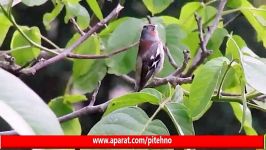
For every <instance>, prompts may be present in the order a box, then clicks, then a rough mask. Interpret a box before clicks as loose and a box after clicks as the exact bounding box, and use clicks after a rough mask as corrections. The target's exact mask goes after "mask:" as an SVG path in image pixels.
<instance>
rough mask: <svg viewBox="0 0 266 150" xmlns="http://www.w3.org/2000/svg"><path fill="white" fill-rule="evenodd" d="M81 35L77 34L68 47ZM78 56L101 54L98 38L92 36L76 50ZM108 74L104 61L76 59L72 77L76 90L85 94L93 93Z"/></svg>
mask: <svg viewBox="0 0 266 150" xmlns="http://www.w3.org/2000/svg"><path fill="white" fill-rule="evenodd" d="M79 37H80V35H79V34H75V35H74V36H73V37H72V39H71V40H70V41H69V42H68V44H67V47H68V46H69V45H71V44H73V43H74V42H75V41H76V40H77V39H78V38H79ZM75 53H78V54H100V41H99V38H98V37H97V36H91V37H90V38H88V39H87V40H86V41H85V42H83V43H82V44H81V45H79V46H78V47H77V48H76V49H75ZM105 74H106V66H105V64H104V60H93V59H83V60H82V59H75V60H74V61H73V68H72V76H73V83H74V89H76V90H78V91H80V93H82V94H84V93H87V92H91V91H92V90H93V89H94V88H95V87H96V86H97V85H98V81H100V80H102V79H103V77H104V76H105Z"/></svg>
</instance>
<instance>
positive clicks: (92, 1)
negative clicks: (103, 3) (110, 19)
mask: <svg viewBox="0 0 266 150" xmlns="http://www.w3.org/2000/svg"><path fill="white" fill-rule="evenodd" d="M86 2H87V3H88V4H89V6H90V8H91V10H92V11H93V12H94V14H95V15H96V17H97V18H98V19H99V20H102V19H103V14H102V11H101V8H100V6H99V5H98V2H97V0H86Z"/></svg>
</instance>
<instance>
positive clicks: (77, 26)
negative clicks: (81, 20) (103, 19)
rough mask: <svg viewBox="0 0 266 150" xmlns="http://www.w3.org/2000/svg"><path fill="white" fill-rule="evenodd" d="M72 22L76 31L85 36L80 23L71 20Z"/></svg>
mask: <svg viewBox="0 0 266 150" xmlns="http://www.w3.org/2000/svg"><path fill="white" fill-rule="evenodd" d="M70 21H71V22H72V23H73V25H74V27H75V29H76V30H77V31H78V33H79V34H80V35H82V36H83V35H84V34H85V33H84V32H83V31H82V29H81V28H80V27H79V25H78V23H77V22H76V20H75V19H74V18H71V19H70Z"/></svg>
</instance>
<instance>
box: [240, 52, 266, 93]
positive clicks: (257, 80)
mask: <svg viewBox="0 0 266 150" xmlns="http://www.w3.org/2000/svg"><path fill="white" fill-rule="evenodd" d="M243 68H244V72H245V77H246V80H247V83H248V84H249V85H250V86H252V87H253V88H254V89H256V90H258V91H259V92H261V93H264V94H266V87H265V85H266V80H265V76H266V64H265V63H263V62H261V61H260V60H258V59H256V58H253V57H250V56H245V55H243Z"/></svg>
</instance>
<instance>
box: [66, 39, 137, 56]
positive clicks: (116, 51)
mask: <svg viewBox="0 0 266 150" xmlns="http://www.w3.org/2000/svg"><path fill="white" fill-rule="evenodd" d="M138 43H139V42H136V43H133V44H131V45H129V46H127V47H123V48H121V49H118V50H115V51H113V52H111V53H109V54H102V55H86V54H74V53H68V54H67V55H66V57H68V58H76V59H103V58H110V57H112V56H114V55H116V54H119V53H121V52H124V51H127V50H128V49H129V48H131V47H134V46H136V45H137V44H138Z"/></svg>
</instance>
